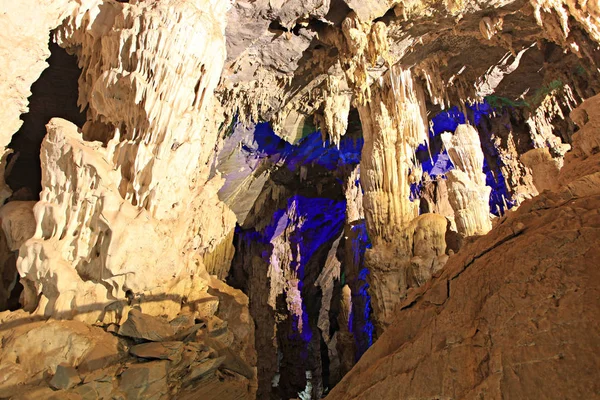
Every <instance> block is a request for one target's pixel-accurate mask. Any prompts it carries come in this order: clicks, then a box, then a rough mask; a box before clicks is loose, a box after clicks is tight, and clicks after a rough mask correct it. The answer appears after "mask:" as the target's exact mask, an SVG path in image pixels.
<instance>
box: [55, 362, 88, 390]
mask: <svg viewBox="0 0 600 400" xmlns="http://www.w3.org/2000/svg"><path fill="white" fill-rule="evenodd" d="M80 383H81V378H80V377H79V373H77V370H76V369H75V368H73V367H72V366H70V365H69V364H66V363H62V364H59V365H58V366H57V367H56V373H55V374H54V376H53V377H52V380H50V386H52V387H53V388H54V389H58V390H65V389H71V388H72V387H74V386H76V385H78V384H80Z"/></svg>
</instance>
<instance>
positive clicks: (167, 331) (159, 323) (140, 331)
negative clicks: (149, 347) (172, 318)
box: [119, 309, 175, 342]
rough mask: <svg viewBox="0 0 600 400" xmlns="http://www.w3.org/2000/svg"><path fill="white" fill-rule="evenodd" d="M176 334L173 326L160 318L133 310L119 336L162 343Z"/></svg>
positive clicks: (122, 326)
mask: <svg viewBox="0 0 600 400" xmlns="http://www.w3.org/2000/svg"><path fill="white" fill-rule="evenodd" d="M174 334H175V332H174V330H173V328H172V327H171V325H169V324H168V323H167V322H165V321H163V320H162V319H160V318H157V317H152V316H150V315H146V314H143V313H142V312H141V311H139V310H136V309H133V310H131V311H130V312H129V316H128V317H127V320H126V321H125V323H124V324H123V325H121V328H119V335H121V336H126V337H130V338H133V339H143V340H149V341H152V342H161V341H164V340H167V339H169V338H171V337H172V336H173V335H174Z"/></svg>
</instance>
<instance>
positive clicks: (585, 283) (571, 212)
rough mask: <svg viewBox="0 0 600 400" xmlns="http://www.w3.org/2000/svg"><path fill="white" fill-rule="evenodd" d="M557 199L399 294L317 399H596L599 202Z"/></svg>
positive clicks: (538, 202)
mask: <svg viewBox="0 0 600 400" xmlns="http://www.w3.org/2000/svg"><path fill="white" fill-rule="evenodd" d="M561 193H562V194H560V195H558V196H557V195H556V194H554V193H549V194H547V195H546V194H543V195H541V196H540V197H539V198H536V199H534V200H528V201H526V202H525V203H523V205H522V206H521V207H520V208H519V210H517V211H516V212H515V213H514V214H512V215H511V216H509V217H508V218H507V219H506V220H505V221H504V222H503V223H502V224H501V225H499V226H498V227H497V228H495V229H494V230H492V231H491V232H490V233H489V234H488V235H486V236H485V237H483V238H481V239H479V240H478V241H476V242H475V243H472V244H470V245H468V246H467V247H465V248H463V249H461V251H460V253H459V254H458V255H457V256H455V257H452V258H451V259H450V260H449V261H448V264H447V265H446V267H445V269H444V271H443V272H442V274H441V276H440V277H439V278H437V279H433V280H432V281H430V282H428V283H427V284H426V285H425V286H423V287H422V288H420V289H417V290H414V291H413V292H411V293H409V296H408V298H407V300H406V301H404V302H403V303H402V304H401V305H400V308H399V310H398V313H397V314H396V316H395V319H394V323H393V324H392V326H390V327H389V328H388V329H387V330H386V331H385V333H384V334H383V335H382V336H381V337H380V338H379V340H378V341H377V343H375V345H374V346H373V348H372V349H370V350H369V351H368V352H367V353H366V354H365V356H364V357H363V358H362V359H361V360H360V362H359V363H358V364H357V365H356V367H355V368H354V369H353V370H352V371H351V372H350V373H349V374H348V375H347V376H346V377H345V378H344V379H343V380H342V382H341V383H340V384H339V385H338V386H336V387H335V388H334V390H333V391H332V392H331V393H330V395H329V396H328V397H327V398H328V399H332V400H335V399H359V398H360V399H367V398H374V397H375V398H386V399H387V398H389V399H391V398H395V399H405V398H416V397H428V398H436V397H440V398H441V397H453V398H478V397H481V396H484V397H486V398H487V397H490V398H496V397H498V398H499V397H511V398H513V397H514V398H530V397H536V398H537V397H546V398H551V399H554V398H556V399H558V398H564V397H565V396H566V397H570V396H576V397H582V398H587V397H594V396H595V392H596V391H597V388H598V386H597V382H596V379H595V377H594V375H593V374H590V373H589V371H590V369H592V370H593V369H595V368H596V367H597V365H598V359H597V357H596V355H595V354H596V350H595V349H596V348H597V343H598V340H600V338H599V336H598V329H597V327H596V326H595V321H597V319H598V317H599V316H598V310H599V307H598V306H599V305H600V304H598V296H595V295H594V294H593V293H595V289H594V288H593V287H594V285H595V282H598V279H600V276H598V272H599V271H598V268H596V264H595V263H596V261H595V260H596V259H598V257H600V254H599V253H598V251H599V250H598V246H597V243H598V239H599V237H598V228H599V227H600V225H599V222H600V220H599V219H598V207H600V196H599V193H598V186H596V188H595V189H594V190H593V191H590V190H587V192H580V193H581V194H575V193H573V192H572V191H571V190H569V191H564V192H561ZM566 199H569V200H568V203H567V202H565V200H566ZM499 268H500V269H502V271H503V272H502V274H498V273H497V271H498V270H499ZM436 293H437V294H436ZM435 299H437V300H435ZM507 301H508V303H507ZM515 310H516V311H515ZM392 360H395V361H393V362H392ZM398 360H401V361H398ZM540 376H543V377H544V379H543V380H542V381H540V380H539V377H540Z"/></svg>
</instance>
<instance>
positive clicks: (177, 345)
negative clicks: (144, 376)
mask: <svg viewBox="0 0 600 400" xmlns="http://www.w3.org/2000/svg"><path fill="white" fill-rule="evenodd" d="M182 351H183V343H182V342H161V343H143V344H138V345H136V346H133V347H131V348H130V349H129V352H130V353H131V354H133V355H134V356H136V357H140V358H151V359H158V360H171V361H173V360H176V359H178V358H180V357H181V352H182Z"/></svg>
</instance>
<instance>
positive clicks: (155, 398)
mask: <svg viewBox="0 0 600 400" xmlns="http://www.w3.org/2000/svg"><path fill="white" fill-rule="evenodd" d="M167 364H168V361H152V362H148V363H143V364H130V365H129V367H128V368H127V369H126V370H125V372H123V373H122V374H121V379H120V384H119V391H120V392H122V393H123V394H124V395H125V398H126V399H145V400H159V399H168V398H169V387H168V385H167Z"/></svg>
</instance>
